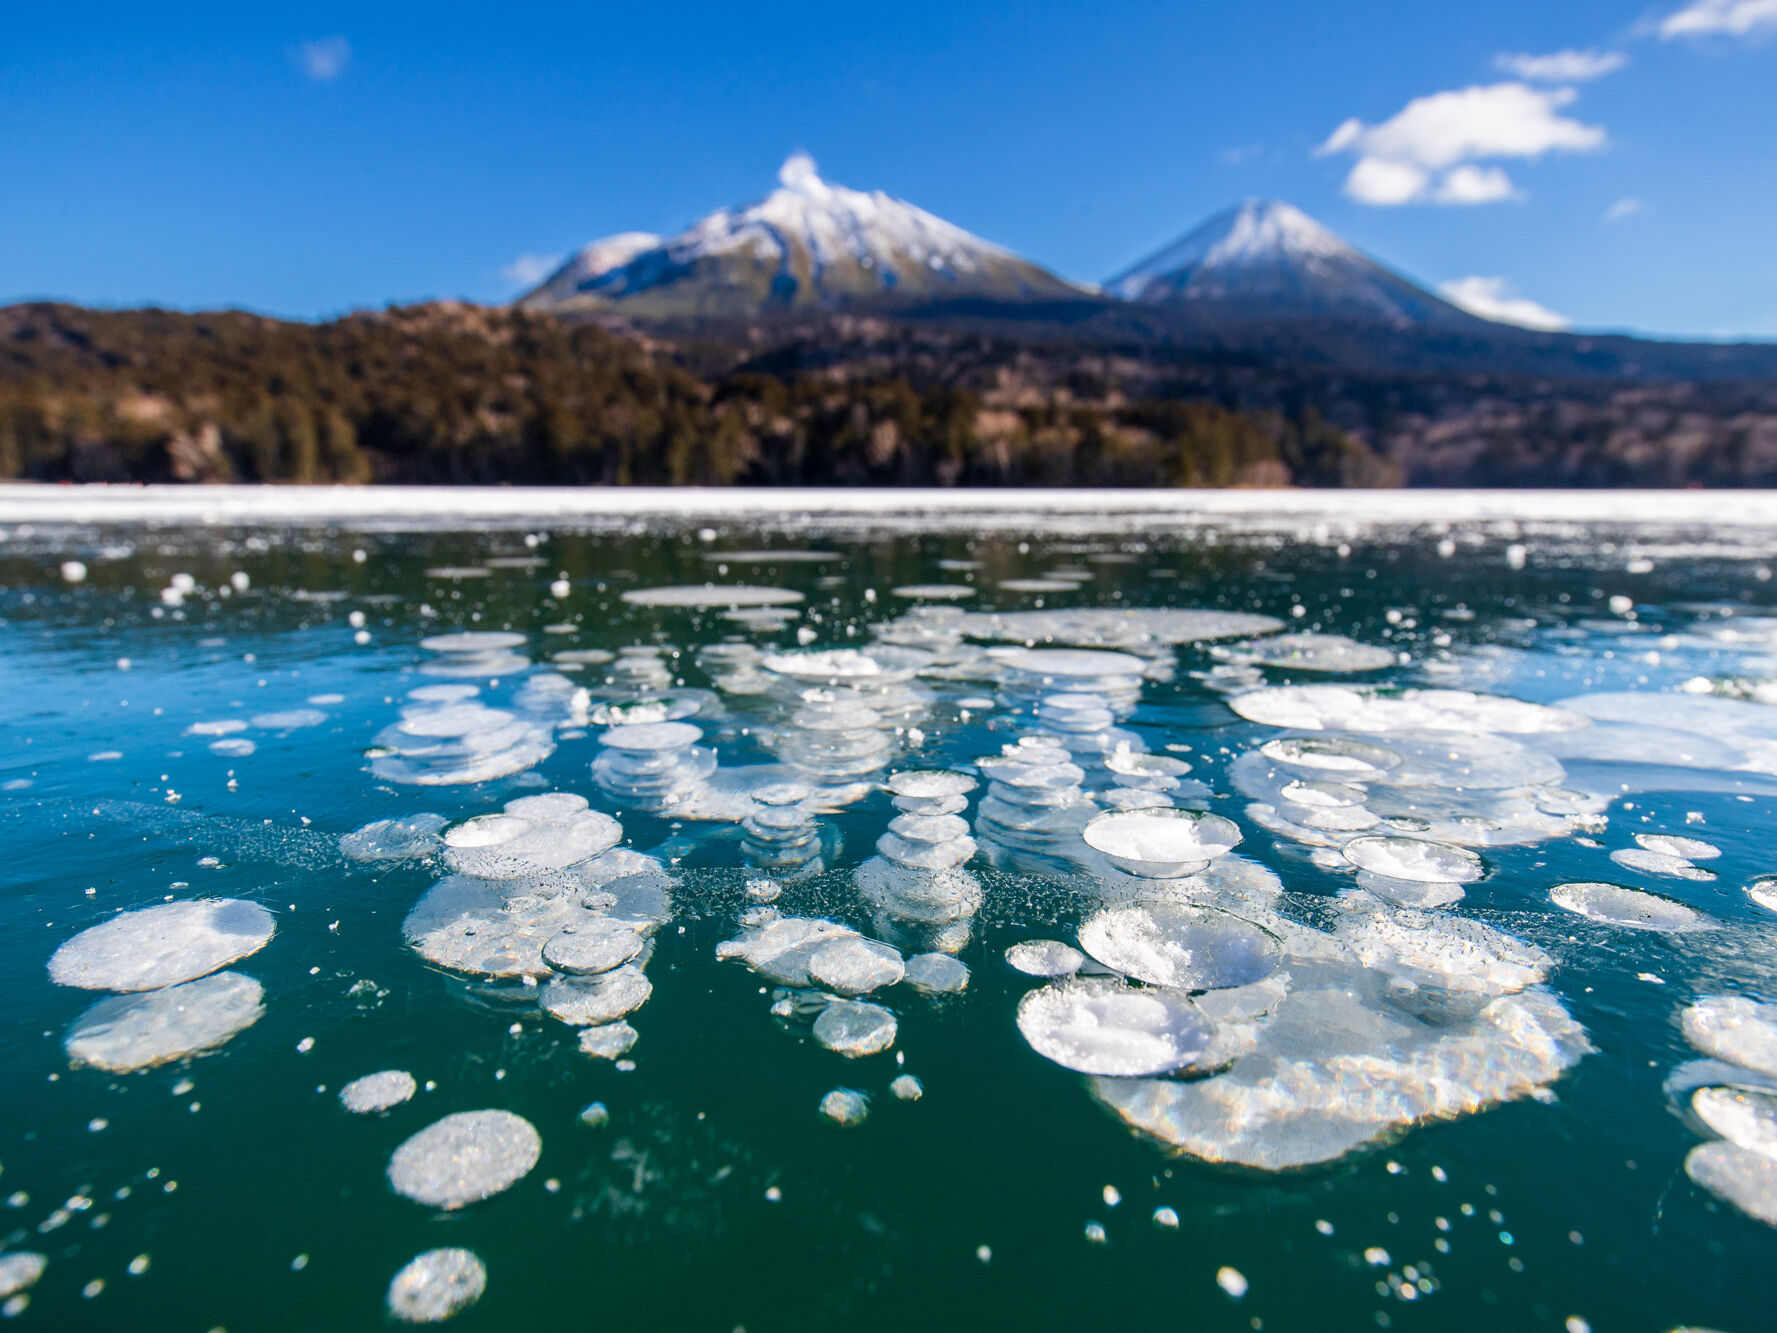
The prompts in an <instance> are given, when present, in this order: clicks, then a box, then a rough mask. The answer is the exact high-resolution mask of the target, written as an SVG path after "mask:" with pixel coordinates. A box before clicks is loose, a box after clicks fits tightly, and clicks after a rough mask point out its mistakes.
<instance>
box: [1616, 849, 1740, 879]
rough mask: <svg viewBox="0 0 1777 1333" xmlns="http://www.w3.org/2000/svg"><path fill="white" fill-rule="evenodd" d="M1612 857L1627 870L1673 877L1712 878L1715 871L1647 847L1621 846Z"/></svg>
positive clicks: (1683, 858)
mask: <svg viewBox="0 0 1777 1333" xmlns="http://www.w3.org/2000/svg"><path fill="white" fill-rule="evenodd" d="M1610 859H1611V860H1612V861H1614V862H1615V863H1616V864H1617V865H1620V866H1622V867H1623V868H1624V869H1625V870H1639V871H1642V872H1643V873H1644V874H1649V875H1668V876H1670V877H1671V878H1673V879H1692V880H1711V879H1714V878H1715V872H1714V871H1712V870H1704V869H1703V868H1702V867H1701V866H1694V865H1692V864H1691V863H1690V861H1689V860H1687V859H1686V858H1685V857H1682V856H1673V855H1672V854H1671V853H1670V852H1655V851H1650V850H1648V849H1647V848H1645V847H1619V848H1618V849H1617V850H1616V851H1614V852H1612V853H1611V854H1610Z"/></svg>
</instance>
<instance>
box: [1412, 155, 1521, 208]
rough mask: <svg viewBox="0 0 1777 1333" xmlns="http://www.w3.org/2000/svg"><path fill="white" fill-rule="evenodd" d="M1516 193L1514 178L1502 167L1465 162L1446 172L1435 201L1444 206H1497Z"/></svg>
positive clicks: (1435, 193) (1435, 195) (1435, 194)
mask: <svg viewBox="0 0 1777 1333" xmlns="http://www.w3.org/2000/svg"><path fill="white" fill-rule="evenodd" d="M1516 193H1517V190H1516V189H1514V188H1513V186H1512V178H1511V177H1510V176H1508V175H1506V174H1505V172H1504V171H1502V170H1501V169H1500V168H1499V167H1478V166H1476V165H1475V164H1474V163H1473V162H1465V163H1463V164H1462V165H1461V166H1460V167H1452V168H1451V169H1450V170H1449V171H1446V172H1445V173H1444V178H1443V179H1442V180H1441V181H1439V182H1438V188H1437V190H1436V191H1435V192H1434V193H1433V194H1432V198H1433V199H1434V200H1435V201H1436V202H1438V203H1440V204H1494V203H1498V202H1499V201H1500V200H1501V199H1510V198H1511V197H1512V196H1513V195H1515V194H1516Z"/></svg>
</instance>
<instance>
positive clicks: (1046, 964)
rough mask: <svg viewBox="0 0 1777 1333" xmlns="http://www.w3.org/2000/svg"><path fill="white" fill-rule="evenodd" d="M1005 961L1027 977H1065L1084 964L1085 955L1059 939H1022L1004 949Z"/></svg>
mask: <svg viewBox="0 0 1777 1333" xmlns="http://www.w3.org/2000/svg"><path fill="white" fill-rule="evenodd" d="M1006 962H1007V964H1008V965H1009V966H1010V967H1011V968H1012V970H1013V971H1015V972H1022V973H1024V975H1025V976H1027V977H1065V976H1071V975H1072V974H1073V973H1075V972H1078V971H1079V970H1080V969H1081V968H1082V967H1083V966H1085V963H1086V955H1085V954H1083V953H1081V952H1080V951H1079V950H1078V949H1076V948H1074V946H1073V945H1071V944H1066V943H1063V942H1062V941H1061V940H1024V941H1023V942H1021V943H1019V944H1014V945H1013V946H1012V947H1011V948H1009V949H1007V950H1006Z"/></svg>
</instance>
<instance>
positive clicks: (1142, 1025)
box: [1018, 977, 1211, 1078]
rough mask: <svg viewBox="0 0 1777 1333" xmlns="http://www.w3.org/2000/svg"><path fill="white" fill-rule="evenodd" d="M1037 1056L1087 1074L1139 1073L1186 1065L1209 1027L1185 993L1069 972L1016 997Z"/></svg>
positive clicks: (1205, 1043) (1200, 1050)
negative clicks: (1069, 975) (1071, 974)
mask: <svg viewBox="0 0 1777 1333" xmlns="http://www.w3.org/2000/svg"><path fill="white" fill-rule="evenodd" d="M1018 1030H1019V1031H1020V1032H1021V1033H1023V1034H1024V1039H1025V1041H1027V1042H1029V1043H1030V1046H1031V1049H1032V1050H1034V1051H1035V1052H1036V1053H1037V1054H1038V1055H1041V1056H1044V1057H1045V1058H1047V1059H1049V1060H1053V1061H1054V1062H1055V1063H1056V1064H1058V1065H1060V1066H1061V1067H1062V1068H1064V1069H1072V1070H1075V1071H1077V1072H1079V1073H1082V1074H1099V1075H1104V1076H1107V1077H1115V1078H1135V1077H1141V1076H1144V1075H1151V1074H1166V1073H1171V1072H1172V1071H1173V1070H1177V1069H1184V1068H1186V1067H1187V1066H1189V1065H1191V1064H1193V1063H1195V1062H1197V1061H1198V1060H1200V1059H1202V1058H1203V1056H1204V1055H1205V1054H1207V1052H1208V1051H1209V1046H1210V1038H1211V1026H1210V1023H1209V1021H1208V1020H1207V1019H1205V1018H1204V1017H1203V1015H1202V1014H1201V1013H1199V1012H1198V1010H1197V1007H1196V1006H1195V1005H1193V1004H1192V1003H1191V1001H1190V999H1189V997H1187V996H1186V995H1184V994H1182V993H1180V992H1178V991H1166V990H1146V989H1142V988H1139V987H1135V986H1131V985H1129V984H1128V983H1127V982H1124V981H1121V980H1118V979H1117V978H1115V977H1070V978H1068V979H1067V980H1065V981H1056V982H1051V983H1050V984H1049V985H1047V986H1039V987H1038V988H1037V989H1036V990H1033V991H1031V992H1030V993H1029V994H1028V995H1026V996H1025V997H1024V998H1023V999H1022V1000H1020V1001H1019V1002H1018Z"/></svg>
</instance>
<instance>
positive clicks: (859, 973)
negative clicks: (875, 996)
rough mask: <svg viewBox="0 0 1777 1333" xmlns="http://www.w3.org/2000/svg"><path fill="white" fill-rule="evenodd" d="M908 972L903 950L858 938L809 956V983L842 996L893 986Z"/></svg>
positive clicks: (841, 940)
mask: <svg viewBox="0 0 1777 1333" xmlns="http://www.w3.org/2000/svg"><path fill="white" fill-rule="evenodd" d="M906 970H907V969H906V966H905V964H904V963H903V962H902V960H901V952H900V950H898V949H896V948H894V947H893V946H891V945H887V944H880V943H878V942H877V941H875V940H867V939H864V938H862V937H861V936H857V935H853V936H851V937H849V938H847V939H840V940H834V941H833V942H832V943H830V944H823V945H822V946H821V947H820V948H818V949H816V950H815V951H814V952H813V953H812V954H810V955H809V956H808V979H809V980H810V981H812V982H814V983H815V985H817V986H824V987H826V988H827V989H828V990H831V991H838V992H839V993H840V994H841V995H863V994H865V993H867V992H869V991H873V990H877V989H879V988H880V987H883V986H893V985H894V984H895V983H896V982H898V981H900V980H901V978H902V977H903V976H905V975H906Z"/></svg>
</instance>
